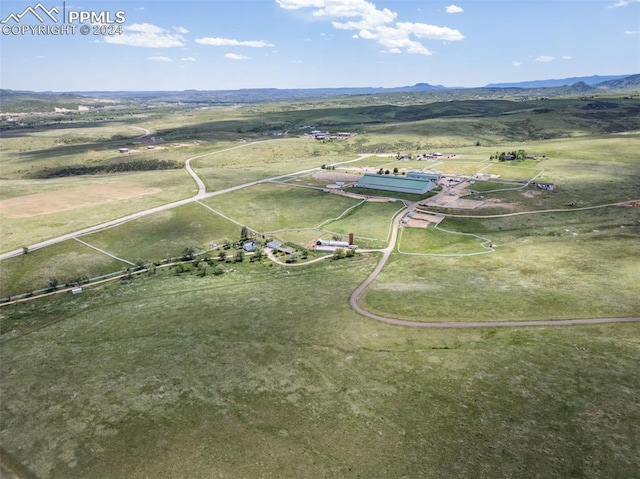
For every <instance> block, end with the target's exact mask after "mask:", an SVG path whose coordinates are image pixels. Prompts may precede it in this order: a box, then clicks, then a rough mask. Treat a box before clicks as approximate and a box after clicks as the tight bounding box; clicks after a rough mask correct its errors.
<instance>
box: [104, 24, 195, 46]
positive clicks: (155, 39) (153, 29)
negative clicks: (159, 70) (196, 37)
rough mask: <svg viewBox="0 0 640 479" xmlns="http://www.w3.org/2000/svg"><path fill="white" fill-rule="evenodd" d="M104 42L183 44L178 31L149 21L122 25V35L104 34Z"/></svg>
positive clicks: (151, 44)
mask: <svg viewBox="0 0 640 479" xmlns="http://www.w3.org/2000/svg"><path fill="white" fill-rule="evenodd" d="M104 41H105V43H112V44H114V45H129V46H133V47H143V48H171V47H183V46H185V40H184V37H183V36H182V35H180V34H179V33H170V32H168V31H167V30H165V29H164V28H162V27H158V26H156V25H152V24H150V23H134V24H132V25H128V26H125V27H124V32H123V33H122V35H113V36H109V35H107V36H105V37H104Z"/></svg>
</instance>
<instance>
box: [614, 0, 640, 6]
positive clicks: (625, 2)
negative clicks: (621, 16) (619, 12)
mask: <svg viewBox="0 0 640 479" xmlns="http://www.w3.org/2000/svg"><path fill="white" fill-rule="evenodd" d="M632 3H640V0H619V1H617V2H616V3H614V4H613V5H609V8H620V7H626V6H627V5H631V4H632Z"/></svg>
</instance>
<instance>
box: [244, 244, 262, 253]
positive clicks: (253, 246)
mask: <svg viewBox="0 0 640 479" xmlns="http://www.w3.org/2000/svg"><path fill="white" fill-rule="evenodd" d="M257 247H258V245H257V243H256V242H255V241H246V242H245V243H244V244H243V245H242V249H243V250H245V251H246V252H247V253H251V252H253V251H255V250H256V248H257Z"/></svg>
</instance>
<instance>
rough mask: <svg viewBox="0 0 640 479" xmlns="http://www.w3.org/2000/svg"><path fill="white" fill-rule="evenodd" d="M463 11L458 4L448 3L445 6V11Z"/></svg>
mask: <svg viewBox="0 0 640 479" xmlns="http://www.w3.org/2000/svg"><path fill="white" fill-rule="evenodd" d="M462 12H464V10H463V9H462V7H459V6H458V5H449V6H448V7H447V13H462Z"/></svg>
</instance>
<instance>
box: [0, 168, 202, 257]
mask: <svg viewBox="0 0 640 479" xmlns="http://www.w3.org/2000/svg"><path fill="white" fill-rule="evenodd" d="M3 183H4V182H3ZM41 185H42V188H43V190H44V191H45V192H48V193H49V194H50V195H51V198H50V203H47V202H46V200H43V201H42V202H41V205H42V208H43V209H42V211H43V212H42V213H38V212H35V213H34V214H32V215H30V216H25V217H7V216H3V217H0V220H1V221H2V242H1V244H0V251H10V250H12V249H15V248H19V247H21V246H23V245H31V244H35V243H37V242H38V241H42V240H45V239H49V238H52V237H55V236H59V235H61V234H65V233H69V232H72V231H78V230H80V229H83V228H86V227H88V226H92V225H95V224H99V223H102V222H105V221H108V220H111V219H114V218H119V217H121V216H125V215H127V214H129V213H134V212H136V211H141V210H144V209H147V208H152V207H154V206H159V205H164V204H166V203H170V202H172V201H177V200H180V199H183V198H188V197H190V196H193V195H194V194H195V193H196V192H197V189H196V185H195V183H194V182H193V179H192V178H191V177H190V176H189V175H188V174H187V172H186V171H184V170H167V171H152V172H140V173H123V174H117V175H101V176H96V177H90V178H86V177H76V178H67V179H64V180H58V179H56V180H19V181H18V182H11V184H7V186H8V189H9V191H11V192H12V193H11V194H15V195H17V194H18V191H19V190H20V188H22V187H24V192H23V193H22V195H19V196H25V193H26V192H29V193H31V194H38V193H37V192H38V191H40V190H39V189H40V188H41ZM121 185H124V186H125V187H126V188H128V189H135V188H138V189H144V190H145V191H148V193H145V194H143V195H140V196H134V197H132V198H128V199H121V200H118V199H115V198H112V197H110V196H109V194H108V190H109V188H110V187H113V188H117V187H120V186H121ZM92 188H94V189H95V190H96V191H97V190H100V191H105V193H104V198H103V200H101V201H99V202H98V200H96V199H95V196H93V195H92V194H91V192H90V191H87V190H91V189H92ZM75 189H77V191H78V194H77V195H76V196H73V195H71V196H70V195H69V194H68V193H69V190H71V191H73V190H75ZM61 194H65V197H64V198H63V199H62V200H60V201H59V202H56V203H53V202H52V201H53V198H57V197H59V196H60V195H61ZM27 199H28V198H27ZM47 207H50V208H51V211H49V212H46V209H47Z"/></svg>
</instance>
